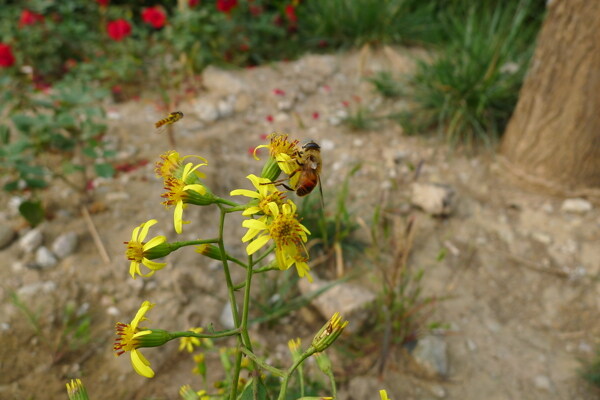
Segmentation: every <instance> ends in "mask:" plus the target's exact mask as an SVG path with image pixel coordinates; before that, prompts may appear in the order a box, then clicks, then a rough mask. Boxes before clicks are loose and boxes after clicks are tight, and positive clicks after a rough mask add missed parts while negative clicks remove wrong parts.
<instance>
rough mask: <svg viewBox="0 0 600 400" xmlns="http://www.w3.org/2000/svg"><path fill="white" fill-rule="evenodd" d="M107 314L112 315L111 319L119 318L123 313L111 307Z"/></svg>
mask: <svg viewBox="0 0 600 400" xmlns="http://www.w3.org/2000/svg"><path fill="white" fill-rule="evenodd" d="M106 313H107V314H108V315H110V316H111V317H117V316H118V315H119V314H121V312H120V311H119V309H118V308H117V307H115V306H110V307H108V308H107V309H106Z"/></svg>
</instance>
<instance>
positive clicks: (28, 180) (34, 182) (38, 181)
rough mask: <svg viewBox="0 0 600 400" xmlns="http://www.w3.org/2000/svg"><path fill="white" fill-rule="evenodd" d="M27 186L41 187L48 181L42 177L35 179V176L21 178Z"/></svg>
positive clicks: (31, 187) (32, 187) (46, 184)
mask: <svg viewBox="0 0 600 400" xmlns="http://www.w3.org/2000/svg"><path fill="white" fill-rule="evenodd" d="M23 180H24V181H25V183H26V184H27V187H28V188H30V189H42V188H45V187H46V186H48V182H46V181H45V180H43V179H35V178H23Z"/></svg>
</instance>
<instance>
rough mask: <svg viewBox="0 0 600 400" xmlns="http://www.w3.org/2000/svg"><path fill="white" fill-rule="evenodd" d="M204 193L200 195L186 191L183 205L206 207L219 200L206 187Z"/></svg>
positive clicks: (191, 190)
mask: <svg viewBox="0 0 600 400" xmlns="http://www.w3.org/2000/svg"><path fill="white" fill-rule="evenodd" d="M205 189H206V193H204V194H200V193H198V192H196V191H194V190H193V189H190V190H186V192H185V193H186V194H187V196H186V198H185V200H184V203H189V204H195V205H197V206H208V205H210V204H214V203H216V202H217V200H218V199H219V198H218V197H217V196H215V195H214V194H213V193H212V192H211V191H210V190H209V189H208V188H207V187H205Z"/></svg>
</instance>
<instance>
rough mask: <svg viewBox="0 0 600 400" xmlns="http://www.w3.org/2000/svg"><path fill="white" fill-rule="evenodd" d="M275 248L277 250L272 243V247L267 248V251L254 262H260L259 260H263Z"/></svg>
mask: <svg viewBox="0 0 600 400" xmlns="http://www.w3.org/2000/svg"><path fill="white" fill-rule="evenodd" d="M273 250H275V245H272V246H271V247H269V248H268V249H267V251H265V252H264V253H263V254H261V255H260V257H258V258H257V259H256V261H254V264H258V263H259V262H261V261H262V260H263V259H264V258H265V257H266V256H268V255H269V254H271V253H272V252H273Z"/></svg>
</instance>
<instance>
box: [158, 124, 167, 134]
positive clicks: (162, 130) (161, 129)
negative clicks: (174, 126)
mask: <svg viewBox="0 0 600 400" xmlns="http://www.w3.org/2000/svg"><path fill="white" fill-rule="evenodd" d="M167 126H169V124H168V123H166V124H164V125H162V126H159V127H158V128H156V133H158V134H160V133H165V132H166V130H167Z"/></svg>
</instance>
